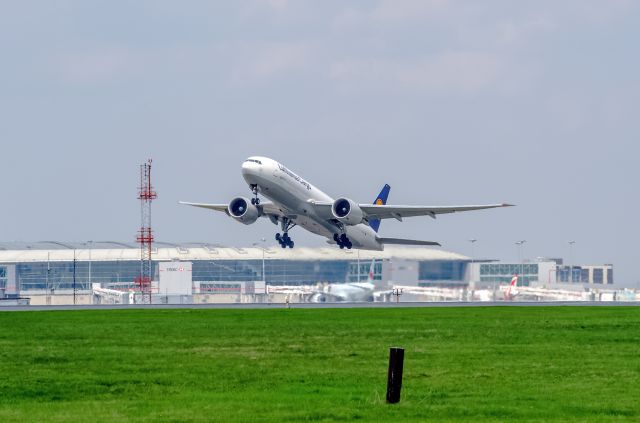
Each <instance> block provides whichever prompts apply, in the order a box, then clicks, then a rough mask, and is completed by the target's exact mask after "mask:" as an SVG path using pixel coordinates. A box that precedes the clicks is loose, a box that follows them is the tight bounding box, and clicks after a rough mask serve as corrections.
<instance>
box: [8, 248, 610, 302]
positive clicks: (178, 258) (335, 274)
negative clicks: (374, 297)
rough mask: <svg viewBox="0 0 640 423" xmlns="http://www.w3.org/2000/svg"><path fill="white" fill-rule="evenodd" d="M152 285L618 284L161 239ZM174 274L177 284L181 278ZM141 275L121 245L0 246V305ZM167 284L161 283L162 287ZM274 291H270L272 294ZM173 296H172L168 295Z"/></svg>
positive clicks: (583, 273)
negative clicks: (1, 301) (512, 281)
mask: <svg viewBox="0 0 640 423" xmlns="http://www.w3.org/2000/svg"><path fill="white" fill-rule="evenodd" d="M155 246H156V248H154V250H153V254H152V260H153V266H152V271H153V275H154V277H153V281H154V282H153V284H152V288H153V289H154V290H155V293H157V294H166V295H174V294H175V295H185V296H190V295H202V294H206V295H216V294H226V295H241V294H249V293H258V292H265V287H267V286H282V285H287V286H300V285H316V284H319V283H325V284H330V283H345V282H356V281H359V280H360V281H365V280H367V276H368V273H369V269H370V265H371V263H372V261H375V262H374V280H375V281H377V284H379V285H380V286H382V287H385V286H386V287H390V286H392V285H394V284H399V285H412V286H420V287H428V286H440V287H464V286H467V285H469V284H470V283H471V284H472V285H475V286H482V285H484V286H492V285H497V284H507V283H508V282H509V281H510V279H511V277H512V276H513V275H514V274H519V275H521V279H520V284H521V285H522V286H534V285H545V286H551V285H554V284H558V283H560V284H573V285H576V288H580V286H578V285H586V286H589V285H595V286H597V285H611V284H612V283H613V267H612V266H611V265H605V266H563V265H562V264H561V262H559V261H558V260H551V259H549V260H544V261H538V262H535V263H499V262H497V261H474V260H472V259H471V258H469V257H466V256H464V255H461V254H457V253H453V252H449V251H445V250H442V249H435V248H424V247H387V248H385V250H384V251H364V250H363V251H360V250H340V249H337V248H332V247H326V248H305V247H298V248H295V249H293V250H292V249H281V248H276V247H265V248H264V249H263V248H260V247H257V248H256V247H254V248H232V247H222V246H219V245H213V244H207V243H182V244H171V243H162V242H157V243H156V244H155ZM170 272H177V273H176V274H177V275H179V276H180V277H179V278H178V279H176V278H175V275H174V274H170ZM139 274H140V249H139V248H138V247H137V246H136V245H135V244H126V243H120V242H87V243H67V242H64V243H63V242H35V243H0V298H4V297H16V296H20V295H22V296H25V297H30V298H37V297H38V296H43V295H46V296H52V295H64V294H67V295H68V294H69V293H70V292H72V291H73V290H74V287H75V291H76V292H82V293H90V292H91V290H92V289H94V288H95V287H100V288H106V289H111V290H119V291H129V290H132V289H135V288H136V287H135V284H134V282H133V281H134V279H135V278H136V277H137V276H139ZM163 281H164V282H163ZM267 290H268V289H267ZM169 291H171V292H169Z"/></svg>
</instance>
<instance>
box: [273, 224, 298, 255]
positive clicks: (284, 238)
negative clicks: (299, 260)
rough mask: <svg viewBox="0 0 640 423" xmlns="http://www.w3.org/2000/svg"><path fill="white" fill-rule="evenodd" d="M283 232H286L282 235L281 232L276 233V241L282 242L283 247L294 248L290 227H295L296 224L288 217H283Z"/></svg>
mask: <svg viewBox="0 0 640 423" xmlns="http://www.w3.org/2000/svg"><path fill="white" fill-rule="evenodd" d="M281 226H282V232H284V233H283V234H282V235H280V234H279V233H277V234H276V241H278V242H279V243H280V246H281V247H282V248H287V247H289V248H293V246H294V245H295V244H294V242H293V240H292V239H291V238H290V237H289V229H291V228H293V227H294V226H296V224H295V223H292V222H291V221H290V220H289V219H288V218H286V217H283V218H282V224H281Z"/></svg>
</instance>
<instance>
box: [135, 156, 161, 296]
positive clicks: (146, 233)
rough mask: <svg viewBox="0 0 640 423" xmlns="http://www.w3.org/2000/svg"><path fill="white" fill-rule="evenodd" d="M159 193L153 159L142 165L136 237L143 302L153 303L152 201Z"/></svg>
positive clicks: (138, 278)
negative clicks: (154, 174)
mask: <svg viewBox="0 0 640 423" xmlns="http://www.w3.org/2000/svg"><path fill="white" fill-rule="evenodd" d="M157 197H158V194H156V192H155V191H154V190H153V187H152V186H151V159H149V160H148V161H147V163H144V164H141V165H140V187H139V191H138V200H140V221H141V223H140V230H139V231H138V237H137V238H136V239H137V241H138V243H139V244H140V276H138V277H137V278H136V279H135V282H136V284H137V285H138V289H139V290H140V295H141V298H142V303H143V304H151V279H152V276H153V275H152V274H151V270H152V267H151V250H152V249H153V231H152V230H151V202H152V201H153V200H155V199H156V198H157Z"/></svg>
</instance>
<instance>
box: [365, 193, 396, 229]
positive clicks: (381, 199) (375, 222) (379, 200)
mask: <svg viewBox="0 0 640 423" xmlns="http://www.w3.org/2000/svg"><path fill="white" fill-rule="evenodd" d="M389 191H391V186H389V184H385V185H384V187H382V191H380V194H378V196H377V197H376V199H375V201H374V202H373V204H375V205H377V206H384V205H385V204H387V198H389ZM369 226H371V229H373V230H374V231H376V232H378V229H380V219H369Z"/></svg>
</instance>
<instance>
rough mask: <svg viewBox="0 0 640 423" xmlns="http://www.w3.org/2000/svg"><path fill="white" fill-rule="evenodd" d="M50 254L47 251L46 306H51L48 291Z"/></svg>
mask: <svg viewBox="0 0 640 423" xmlns="http://www.w3.org/2000/svg"><path fill="white" fill-rule="evenodd" d="M50 254H51V253H50V252H49V251H47V282H46V284H45V285H46V290H47V305H51V292H50V291H49V273H51V264H50Z"/></svg>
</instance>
